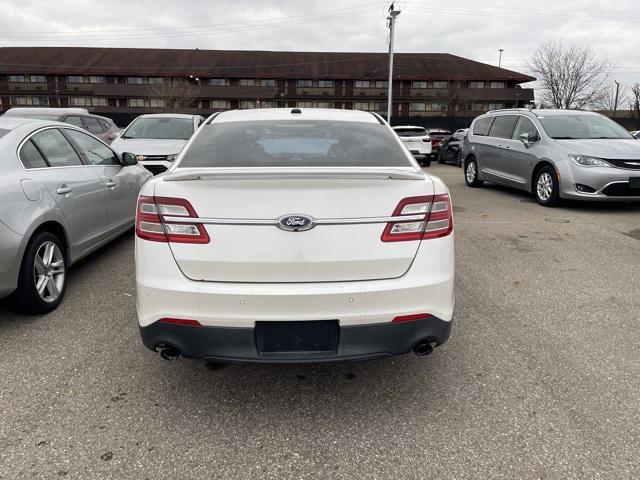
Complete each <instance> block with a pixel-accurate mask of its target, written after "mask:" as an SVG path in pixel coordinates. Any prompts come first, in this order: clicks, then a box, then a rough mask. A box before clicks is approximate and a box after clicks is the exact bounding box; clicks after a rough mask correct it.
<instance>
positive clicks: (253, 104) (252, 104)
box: [240, 100, 256, 108]
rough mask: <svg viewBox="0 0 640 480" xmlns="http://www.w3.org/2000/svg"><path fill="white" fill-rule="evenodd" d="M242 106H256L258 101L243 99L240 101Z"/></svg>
mask: <svg viewBox="0 0 640 480" xmlns="http://www.w3.org/2000/svg"><path fill="white" fill-rule="evenodd" d="M240 108H256V102H254V101H253V100H242V101H241V102H240Z"/></svg>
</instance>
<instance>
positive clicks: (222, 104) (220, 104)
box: [209, 100, 229, 109]
mask: <svg viewBox="0 0 640 480" xmlns="http://www.w3.org/2000/svg"><path fill="white" fill-rule="evenodd" d="M209 106H210V108H219V109H223V108H229V102H227V101H226V100H211V102H209Z"/></svg>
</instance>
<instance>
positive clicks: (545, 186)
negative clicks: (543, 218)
mask: <svg viewBox="0 0 640 480" xmlns="http://www.w3.org/2000/svg"><path fill="white" fill-rule="evenodd" d="M533 195H534V196H535V197H536V200H537V201H538V203H539V204H540V205H542V206H544V207H556V206H558V205H559V204H560V185H559V183H558V175H557V174H556V171H555V169H554V168H553V167H550V166H549V165H545V166H543V167H541V168H540V169H539V170H537V171H536V174H535V176H534V180H533Z"/></svg>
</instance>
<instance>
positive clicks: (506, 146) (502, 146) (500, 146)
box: [498, 145, 511, 150]
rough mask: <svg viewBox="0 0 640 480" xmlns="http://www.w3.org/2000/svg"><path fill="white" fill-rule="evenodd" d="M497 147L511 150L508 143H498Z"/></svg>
mask: <svg viewBox="0 0 640 480" xmlns="http://www.w3.org/2000/svg"><path fill="white" fill-rule="evenodd" d="M498 148H502V149H503V150H511V147H510V146H509V145H498Z"/></svg>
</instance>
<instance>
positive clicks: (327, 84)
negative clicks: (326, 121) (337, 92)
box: [318, 80, 334, 108]
mask: <svg viewBox="0 0 640 480" xmlns="http://www.w3.org/2000/svg"><path fill="white" fill-rule="evenodd" d="M333 85H334V83H333V80H318V87H320V88H333ZM323 108H326V107H323Z"/></svg>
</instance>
